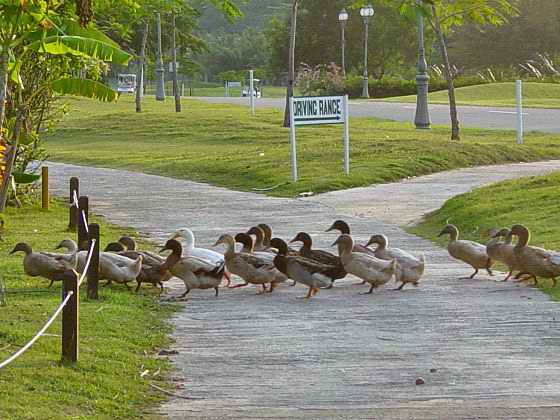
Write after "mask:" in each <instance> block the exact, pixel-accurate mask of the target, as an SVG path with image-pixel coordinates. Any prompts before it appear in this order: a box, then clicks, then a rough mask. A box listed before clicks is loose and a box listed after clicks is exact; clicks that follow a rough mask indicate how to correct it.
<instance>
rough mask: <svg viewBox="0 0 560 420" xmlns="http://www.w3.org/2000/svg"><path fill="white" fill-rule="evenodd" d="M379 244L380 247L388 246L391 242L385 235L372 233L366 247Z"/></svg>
mask: <svg viewBox="0 0 560 420" xmlns="http://www.w3.org/2000/svg"><path fill="white" fill-rule="evenodd" d="M373 244H377V245H378V247H379V248H386V247H387V245H388V244H389V240H388V239H387V237H386V236H385V235H372V236H371V238H369V242H368V243H367V244H366V247H368V246H370V245H373Z"/></svg>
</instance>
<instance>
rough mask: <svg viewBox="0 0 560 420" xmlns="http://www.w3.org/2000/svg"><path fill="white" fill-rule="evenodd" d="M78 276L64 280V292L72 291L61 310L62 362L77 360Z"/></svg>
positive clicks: (78, 328)
mask: <svg viewBox="0 0 560 420" xmlns="http://www.w3.org/2000/svg"><path fill="white" fill-rule="evenodd" d="M78 281H79V278H78V276H73V277H72V278H67V279H65V280H64V289H63V290H64V294H63V298H66V296H67V295H68V293H70V292H72V293H73V294H72V297H71V298H70V299H69V300H68V303H67V304H66V306H65V307H64V309H63V310H62V363H64V364H75V363H76V362H77V361H78V351H79V345H78V343H79V334H80V308H79V303H80V289H79V287H78Z"/></svg>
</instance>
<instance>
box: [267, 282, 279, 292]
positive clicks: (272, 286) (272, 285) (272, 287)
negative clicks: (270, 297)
mask: <svg viewBox="0 0 560 420" xmlns="http://www.w3.org/2000/svg"><path fill="white" fill-rule="evenodd" d="M277 286H278V283H275V282H272V283H270V289H268V293H272V292H274V289H276V287H277Z"/></svg>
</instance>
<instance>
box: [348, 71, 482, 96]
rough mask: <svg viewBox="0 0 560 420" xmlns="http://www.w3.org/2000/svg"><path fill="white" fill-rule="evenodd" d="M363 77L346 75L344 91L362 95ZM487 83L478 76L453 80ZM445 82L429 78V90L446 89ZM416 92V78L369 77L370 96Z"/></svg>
mask: <svg viewBox="0 0 560 420" xmlns="http://www.w3.org/2000/svg"><path fill="white" fill-rule="evenodd" d="M362 82H363V78H362V77H361V76H357V75H351V76H348V78H347V79H346V89H345V91H346V93H347V94H348V95H349V96H350V97H351V98H358V97H360V96H361V95H362ZM484 83H489V81H487V80H482V79H481V78H480V77H478V76H461V77H459V78H457V79H456V80H455V87H457V88H459V87H465V86H474V85H481V84H484ZM446 89H447V82H446V81H445V80H443V79H439V78H437V79H432V80H430V92H436V91H439V90H446ZM415 94H416V80H404V79H399V78H383V79H381V80H375V79H370V81H369V96H370V97H372V98H390V97H394V96H407V95H415Z"/></svg>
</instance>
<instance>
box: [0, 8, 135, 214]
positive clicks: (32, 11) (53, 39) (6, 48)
mask: <svg viewBox="0 0 560 420" xmlns="http://www.w3.org/2000/svg"><path fill="white" fill-rule="evenodd" d="M77 6H78V7H77V11H78V13H79V16H78V17H79V20H80V24H78V23H77V22H75V20H73V18H72V14H71V13H74V10H73V9H71V8H70V5H69V4H68V3H67V2H63V1H61V0H51V1H47V0H29V1H25V2H23V1H17V0H0V141H2V142H3V143H5V144H8V146H9V152H8V155H7V159H6V162H5V168H4V171H3V172H4V173H3V179H2V184H1V185H0V212H3V211H4V208H5V204H6V199H7V194H8V185H9V182H10V179H11V175H12V171H13V168H14V163H15V161H16V157H17V154H18V146H19V143H20V139H21V135H22V133H23V132H24V129H25V132H26V133H27V132H29V131H30V129H29V127H30V126H31V124H32V122H33V120H32V119H31V118H30V112H29V110H30V107H32V106H33V105H34V104H35V103H36V100H37V98H39V97H40V96H41V95H44V94H45V93H48V92H58V93H60V94H75V95H81V96H87V97H90V98H96V99H101V100H114V99H116V97H117V95H116V93H115V92H113V91H112V90H111V89H109V88H108V87H107V86H105V85H103V84H102V83H100V82H98V81H96V80H91V79H81V78H73V77H71V70H75V68H70V67H68V62H66V63H62V67H60V66H59V67H55V68H57V69H62V70H63V71H62V72H61V73H57V72H55V71H52V73H53V74H57V75H61V76H62V77H60V78H58V79H56V80H53V79H52V77H49V78H46V79H45V80H41V81H39V83H38V84H37V86H36V88H35V89H34V90H33V91H30V90H29V89H28V90H27V93H28V96H25V93H26V90H25V89H26V86H25V84H24V82H25V80H24V79H23V78H22V75H23V72H22V68H23V67H24V66H25V65H27V64H29V63H33V62H35V61H37V60H40V59H43V58H47V59H50V58H53V60H57V57H59V56H74V57H77V58H78V59H79V60H82V61H83V60H85V59H89V60H92V61H113V62H115V63H121V64H125V63H127V62H128V60H129V59H130V55H129V54H127V53H125V52H123V51H121V50H120V49H119V48H118V47H117V46H116V45H115V44H114V43H113V42H112V41H110V40H109V39H108V38H107V37H106V36H105V35H104V34H103V33H101V32H99V31H97V30H96V29H95V28H90V27H86V26H87V24H88V22H89V19H90V17H91V9H90V6H91V5H90V3H89V1H86V0H79V1H78V2H77ZM57 64H60V63H57ZM8 99H9V100H10V102H9V105H10V108H8V107H7V105H8V101H7V100H8ZM8 111H10V113H11V114H12V116H11V118H13V120H14V122H13V124H9V125H8V124H6V122H7V121H10V120H9V119H8V118H10V115H9V114H8ZM9 127H12V129H11V132H10V133H8V131H7V129H8V128H9Z"/></svg>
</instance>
